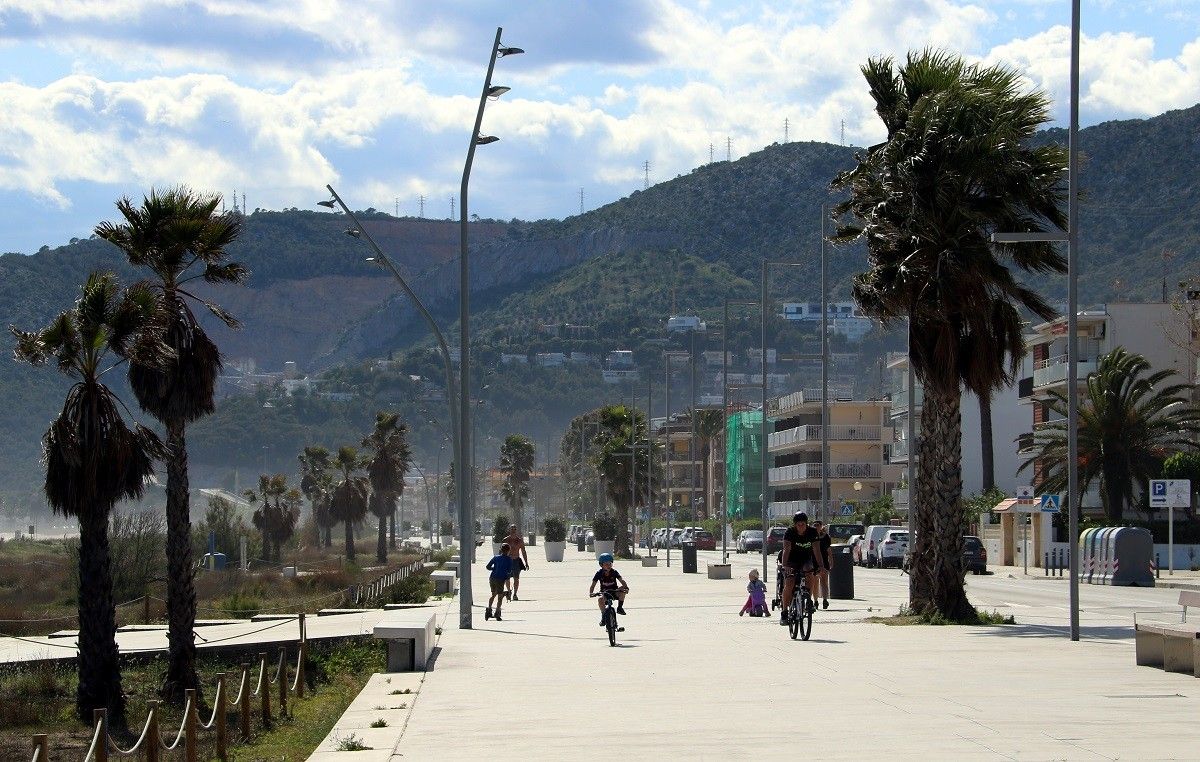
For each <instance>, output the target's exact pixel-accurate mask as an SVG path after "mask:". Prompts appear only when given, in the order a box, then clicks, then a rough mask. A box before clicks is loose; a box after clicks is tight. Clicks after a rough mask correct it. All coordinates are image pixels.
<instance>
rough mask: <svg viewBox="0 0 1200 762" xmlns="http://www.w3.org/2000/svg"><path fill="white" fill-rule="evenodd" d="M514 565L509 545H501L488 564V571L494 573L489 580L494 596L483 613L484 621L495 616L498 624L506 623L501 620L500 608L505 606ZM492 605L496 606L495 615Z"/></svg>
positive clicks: (490, 598)
mask: <svg viewBox="0 0 1200 762" xmlns="http://www.w3.org/2000/svg"><path fill="white" fill-rule="evenodd" d="M512 563H513V561H512V559H511V558H509V557H508V543H505V544H503V545H501V546H500V552H499V553H497V554H496V555H495V556H493V557H492V560H491V561H488V562H487V570H488V571H490V572H491V573H492V574H491V576H490V577H489V578H488V582H490V583H491V586H492V595H491V597H489V598H488V605H487V608H486V609H484V611H483V619H484V621H487V620H488V619H491V618H492V617H493V616H495V618H496V621H497V622H502V621H504V620H503V619H501V618H500V607H501V606H503V605H504V584H505V583H506V582H507V581H508V576H509V573H510V572H511V571H512ZM492 603H495V604H496V613H495V614H494V615H493V614H492Z"/></svg>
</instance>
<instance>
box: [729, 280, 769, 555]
mask: <svg viewBox="0 0 1200 762" xmlns="http://www.w3.org/2000/svg"><path fill="white" fill-rule="evenodd" d="M728 344H729V298H728V297H726V298H725V314H724V317H723V320H722V321H721V431H722V432H723V433H726V432H728V427H729V423H728V420H729V346H728ZM723 439H724V440H725V458H723V459H722V462H723V463H725V474H724V478H725V481H724V483H723V487H722V489H721V494H722V495H728V494H729V441H728V440H729V436H728V433H726V434H725V437H724V438H723ZM728 522H729V506H728V505H727V504H726V501H725V500H722V501H721V563H723V564H727V563H729V541H728V539H727V538H728V537H729V524H728ZM763 542H766V537H765V536H764V537H763Z"/></svg>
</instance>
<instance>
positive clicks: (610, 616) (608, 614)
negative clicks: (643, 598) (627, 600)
mask: <svg viewBox="0 0 1200 762" xmlns="http://www.w3.org/2000/svg"><path fill="white" fill-rule="evenodd" d="M602 595H603V596H604V603H605V606H604V613H603V614H602V615H601V618H602V619H604V629H605V630H607V631H608V644H609V645H610V646H616V645H617V633H618V632H625V628H624V627H619V626H618V625H617V610H616V609H615V608H614V607H613V599H615V598H616V595H614V594H613V593H610V592H609V591H607V590H601V591H600V592H598V593H592V596H591V597H593V598H599V597H600V596H602Z"/></svg>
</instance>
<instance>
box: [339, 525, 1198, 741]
mask: <svg viewBox="0 0 1200 762" xmlns="http://www.w3.org/2000/svg"><path fill="white" fill-rule="evenodd" d="M531 551H533V552H531V554H530V555H531V560H532V561H533V568H532V569H531V570H530V571H528V572H526V573H525V574H524V575H522V594H523V595H522V600H520V601H514V602H512V603H509V604H506V605H505V611H504V621H503V622H499V623H497V622H484V621H483V617H482V615H481V614H482V611H480V612H479V613H480V615H479V616H477V617H476V620H475V629H473V630H458V629H456V628H454V627H453V622H452V621H451V622H449V626H447V627H446V628H445V630H444V632H443V635H442V638H441V641H440V646H441V649H442V651H441V654H440V656H439V658H438V660H437V662H436V668H435V669H434V670H433V671H431V672H429V673H427V674H426V675H425V677H424V680H423V682H422V683H421V686H420V691H419V694H418V695H417V697H416V699H415V701H414V702H413V705H412V707H411V709H410V710H409V711H410V714H409V715H408V718H407V725H406V727H405V728H404V730H403V733H402V735H401V736H400V738H399V741H398V743H397V744H396V747H395V750H394V752H393V756H392V757H391V759H393V760H400V759H407V760H434V759H438V760H444V759H477V758H482V757H484V756H492V755H496V754H503V755H505V756H513V757H523V758H532V759H549V758H555V759H563V758H569V759H600V758H606V757H611V756H612V755H613V754H614V753H619V754H623V755H624V754H631V753H632V754H645V755H648V754H653V755H654V756H656V757H659V758H668V759H682V758H688V759H722V760H726V759H783V758H794V757H796V756H800V755H804V754H808V755H815V756H816V757H818V758H822V759H850V758H854V759H863V758H870V757H881V756H885V755H886V756H892V757H896V758H901V759H906V758H913V757H917V756H920V757H923V758H926V759H997V758H998V759H1022V760H1043V759H1045V760H1051V759H1121V758H1137V759H1195V758H1196V757H1197V756H1200V752H1198V751H1197V750H1198V749H1200V726H1198V725H1197V723H1196V722H1195V718H1196V716H1197V710H1198V709H1200V681H1198V680H1196V679H1195V678H1192V677H1190V676H1186V675H1180V674H1171V673H1164V672H1162V671H1161V670H1157V669H1151V668H1146V667H1135V666H1134V663H1133V646H1132V629H1131V622H1132V612H1133V611H1134V610H1138V609H1144V608H1153V607H1161V606H1167V605H1170V604H1172V603H1173V602H1174V600H1175V596H1176V595H1177V593H1176V592H1175V591H1171V590H1162V589H1155V590H1131V589H1128V588H1096V587H1090V586H1084V587H1083V592H1082V602H1083V614H1082V622H1083V635H1084V639H1083V640H1082V641H1081V642H1079V643H1071V642H1070V641H1069V640H1067V639H1066V638H1065V637H1064V635H1063V633H1064V632H1065V625H1066V618H1067V617H1066V583H1065V581H1064V582H1063V583H1062V584H1061V585H1059V584H1058V583H1053V582H1046V581H1041V580H1032V579H1015V578H1012V579H1010V578H1009V577H1008V576H1007V575H995V576H990V577H972V578H970V579H969V585H970V591H971V597H972V601H973V602H974V603H975V604H976V605H979V606H982V607H986V608H989V609H991V608H996V609H998V610H1000V611H1002V612H1008V613H1013V614H1014V615H1015V616H1016V618H1017V620H1018V624H1017V625H1015V626H1008V627H981V628H973V627H890V626H885V625H880V624H873V623H868V622H864V621H863V619H864V618H865V617H867V616H871V615H872V614H883V615H890V614H894V613H895V612H896V610H897V609H898V608H899V606H900V604H901V603H902V602H903V601H904V599H905V594H906V584H907V578H905V577H902V576H901V575H900V574H899V573H897V572H895V571H894V570H893V571H882V570H879V571H877V570H862V569H858V570H856V594H857V597H856V599H855V600H853V601H846V602H841V601H837V602H833V603H832V606H833V607H832V608H831V609H830V610H829V611H822V612H820V613H818V614H817V616H816V622H815V626H814V633H813V636H812V639H811V640H810V641H808V642H803V641H792V640H790V639H789V638H788V637H787V635H786V629H785V628H783V627H780V626H778V624H777V623H776V622H775V621H774V620H771V621H766V620H762V619H751V618H749V617H746V618H739V617H738V615H737V611H738V609H739V608H740V607H741V604H742V602H743V600H744V599H745V579H746V571H747V570H748V569H749V567H750V566H751V565H752V564H755V565H756V564H757V563H758V558H757V557H746V556H731V560H732V562H733V565H734V578H733V580H728V581H716V580H709V579H707V577H706V576H705V575H704V573H703V572H704V568H705V561H707V560H710V559H711V558H712V556H713V555H714V554H711V553H701V567H700V568H701V573H700V574H697V575H683V574H681V573H680V569H679V566H678V565H677V564H675V565H673V566H672V568H670V569H667V568H665V567H661V566H660V567H659V568H653V569H650V568H642V567H641V566H640V565H638V564H637V563H636V562H621V563H619V564H618V565H617V567H618V569H619V570H620V571H621V572H622V574H623V575H624V576H625V577H626V578H627V579H628V580H629V583H630V586H631V588H632V593H631V595H630V598H629V602H628V608H629V611H630V614H629V616H627V617H623V618H622V624H624V625H625V626H626V628H627V631H626V632H624V633H622V634H621V635H620V636H619V637H620V647H619V648H610V647H609V646H608V644H607V641H606V639H605V637H604V631H603V630H602V629H601V628H600V627H599V626H598V614H597V611H596V607H595V602H594V601H592V600H589V599H587V598H586V592H587V586H588V583H589V581H590V579H591V576H592V574H593V572H594V570H595V569H596V568H597V567H596V564H595V562H594V560H593V559H592V557H591V555H590V554H583V553H579V552H577V551H575V550H573V549H568V551H567V559H566V561H565V562H564V563H561V564H548V563H546V562H545V561H544V560H542V558H543V557H542V554H541V553H540V551H538V550H537V549H536V548H533V549H531ZM706 556H707V557H708V558H706ZM474 572H475V589H476V590H484V589H486V572H485V571H483V569H482V564H476V565H475V567H474ZM770 583H773V579H772V580H769V584H770ZM810 749H811V750H812V751H809V750H810ZM365 754H367V753H366V752H358V753H351V752H343V753H340V754H339V757H338V758H339V759H347V760H350V759H354V758H357V757H358V756H359V755H365ZM364 758H366V757H364ZM372 758H374V759H383V758H385V757H382V756H380V755H378V752H376V756H375V757H372Z"/></svg>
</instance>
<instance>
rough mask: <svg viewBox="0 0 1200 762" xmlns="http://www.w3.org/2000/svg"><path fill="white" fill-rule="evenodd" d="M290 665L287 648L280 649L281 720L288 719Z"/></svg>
mask: <svg viewBox="0 0 1200 762" xmlns="http://www.w3.org/2000/svg"><path fill="white" fill-rule="evenodd" d="M287 676H288V663H287V648H286V647H284V648H280V649H279V716H280V718H283V717H287V694H288V679H287Z"/></svg>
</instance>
